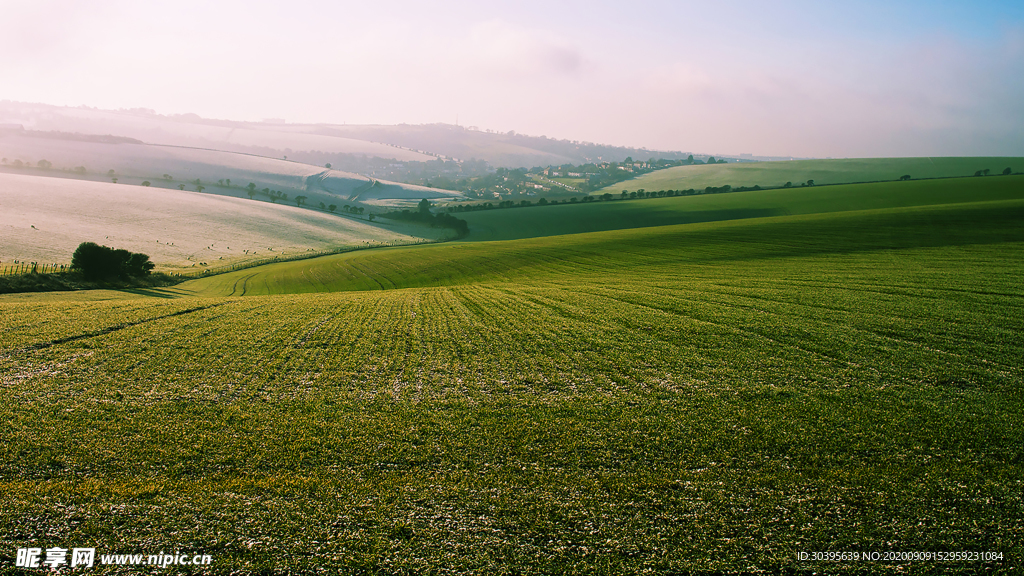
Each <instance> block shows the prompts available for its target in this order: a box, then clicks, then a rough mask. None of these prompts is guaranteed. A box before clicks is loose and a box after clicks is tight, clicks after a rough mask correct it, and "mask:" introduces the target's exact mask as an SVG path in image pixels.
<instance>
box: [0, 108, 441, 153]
mask: <svg viewBox="0 0 1024 576" xmlns="http://www.w3.org/2000/svg"><path fill="white" fill-rule="evenodd" d="M0 124H11V125H21V126H23V127H24V128H25V129H26V130H39V131H59V132H77V133H82V134H104V135H106V134H109V135H113V136H120V137H128V138H134V139H136V140H140V141H142V142H146V143H149V144H169V145H174V146H190V147H197V148H212V149H216V150H227V151H236V152H248V151H250V150H251V149H252V148H266V149H271V150H276V151H280V152H281V154H280V155H281V156H282V157H283V156H285V155H287V153H288V152H290V151H291V150H300V151H301V150H320V151H323V152H329V153H334V154H353V155H362V156H376V157H381V158H394V159H396V160H400V161H420V162H425V161H429V160H433V159H434V157H433V156H431V155H429V154H423V153H419V152H413V151H410V150H405V149H402V148H396V147H393V146H389V145H387V144H381V143H379V142H369V141H365V140H357V139H353V138H345V137H341V136H329V135H324V134H316V133H314V132H313V131H311V130H292V129H289V128H290V127H289V126H287V125H279V124H267V123H262V122H228V121H222V120H207V119H203V118H200V117H199V116H197V115H195V114H185V115H172V116H163V115H158V114H155V113H152V112H150V111H144V110H119V111H111V110H97V109H93V108H70V107H61V106H49V105H44V104H22V103H16V102H0Z"/></svg>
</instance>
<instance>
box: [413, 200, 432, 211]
mask: <svg viewBox="0 0 1024 576" xmlns="http://www.w3.org/2000/svg"><path fill="white" fill-rule="evenodd" d="M416 210H417V211H419V213H420V214H430V200H427V199H426V198H424V199H422V200H420V203H419V204H417V205H416Z"/></svg>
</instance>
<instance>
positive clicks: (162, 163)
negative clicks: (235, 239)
mask: <svg viewBox="0 0 1024 576" xmlns="http://www.w3.org/2000/svg"><path fill="white" fill-rule="evenodd" d="M0 156H3V164H2V165H0V169H2V170H4V171H7V172H9V173H16V174H33V175H43V176H49V177H63V178H73V179H82V180H91V181H100V182H111V181H112V179H113V178H116V179H117V182H118V183H120V184H133V185H140V184H143V183H144V182H148V184H146V185H147V186H152V187H154V188H165V189H171V190H178V189H179V188H180V187H184V189H187V190H201V191H204V192H206V193H207V194H217V195H221V196H232V197H236V198H255V199H257V200H261V201H265V202H268V201H271V196H270V195H269V191H270V190H273V191H275V192H283V193H284V194H286V195H287V196H286V197H283V198H281V201H283V202H285V203H287V202H288V198H291V199H293V200H294V198H295V197H297V196H299V195H303V196H305V197H306V198H307V203H308V204H309V205H312V206H316V205H318V204H319V203H321V202H322V203H324V204H325V205H330V204H336V205H339V206H340V205H342V203H343V202H346V201H352V200H356V199H357V198H358V199H359V200H360V201H361V202H363V203H366V204H384V205H394V204H398V205H401V204H402V203H403V202H402V200H403V199H405V200H407V202H405V204H410V203H411V204H415V200H419V199H420V198H445V199H448V198H452V197H455V198H458V197H459V194H458V193H455V192H450V191H447V190H436V189H431V188H426V187H423V186H416V185H412V184H398V183H394V182H387V181H381V180H376V179H371V178H367V177H365V176H361V175H359V174H353V173H350V172H343V171H338V170H329V169H326V168H324V167H323V166H313V165H310V164H303V163H301V162H294V161H288V160H284V159H281V158H267V157H263V156H256V155H252V154H239V153H235V152H225V151H220V150H207V149H201V148H185V147H178V146H163V145H152V144H143V143H133V142H118V143H109V142H93V141H82V140H75V139H68V138H58V137H42V136H40V135H39V134H36V135H34V136H26V135H23V134H18V133H14V134H3V133H0ZM40 161H46V162H48V163H50V164H52V166H51V167H50V168H49V169H42V168H39V167H38V163H39V162H40ZM19 165H20V167H18V168H16V167H15V166H19ZM250 182H251V183H252V184H254V190H253V192H254V194H253V195H250V191H249V190H248V189H247V188H246V186H248V184H249V183H250ZM198 186H202V189H200V188H198ZM409 199H415V200H413V201H411V202H409V201H408V200H409ZM274 201H277V200H274Z"/></svg>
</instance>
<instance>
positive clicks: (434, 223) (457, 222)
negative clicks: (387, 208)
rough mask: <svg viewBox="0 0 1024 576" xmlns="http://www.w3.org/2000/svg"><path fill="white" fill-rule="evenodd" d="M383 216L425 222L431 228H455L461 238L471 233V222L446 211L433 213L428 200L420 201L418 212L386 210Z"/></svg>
mask: <svg viewBox="0 0 1024 576" xmlns="http://www.w3.org/2000/svg"><path fill="white" fill-rule="evenodd" d="M382 216H384V217H385V218H390V219H392V220H404V221H406V222H421V223H423V224H429V225H430V227H431V228H451V229H453V230H455V232H456V233H457V234H458V236H459V238H462V237H463V236H465V235H466V234H469V223H467V222H466V221H465V220H462V219H461V218H456V217H455V216H452V215H451V214H447V213H445V212H441V213H440V214H437V215H434V214H431V213H430V203H429V202H428V201H427V200H423V201H421V202H420V206H419V209H418V210H417V211H416V212H412V211H410V210H402V211H401V212H385V213H384V214H382Z"/></svg>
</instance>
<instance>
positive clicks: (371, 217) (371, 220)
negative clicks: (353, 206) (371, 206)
mask: <svg viewBox="0 0 1024 576" xmlns="http://www.w3.org/2000/svg"><path fill="white" fill-rule="evenodd" d="M369 218H370V222H373V220H374V218H376V216H374V215H373V214H370V216H369Z"/></svg>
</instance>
